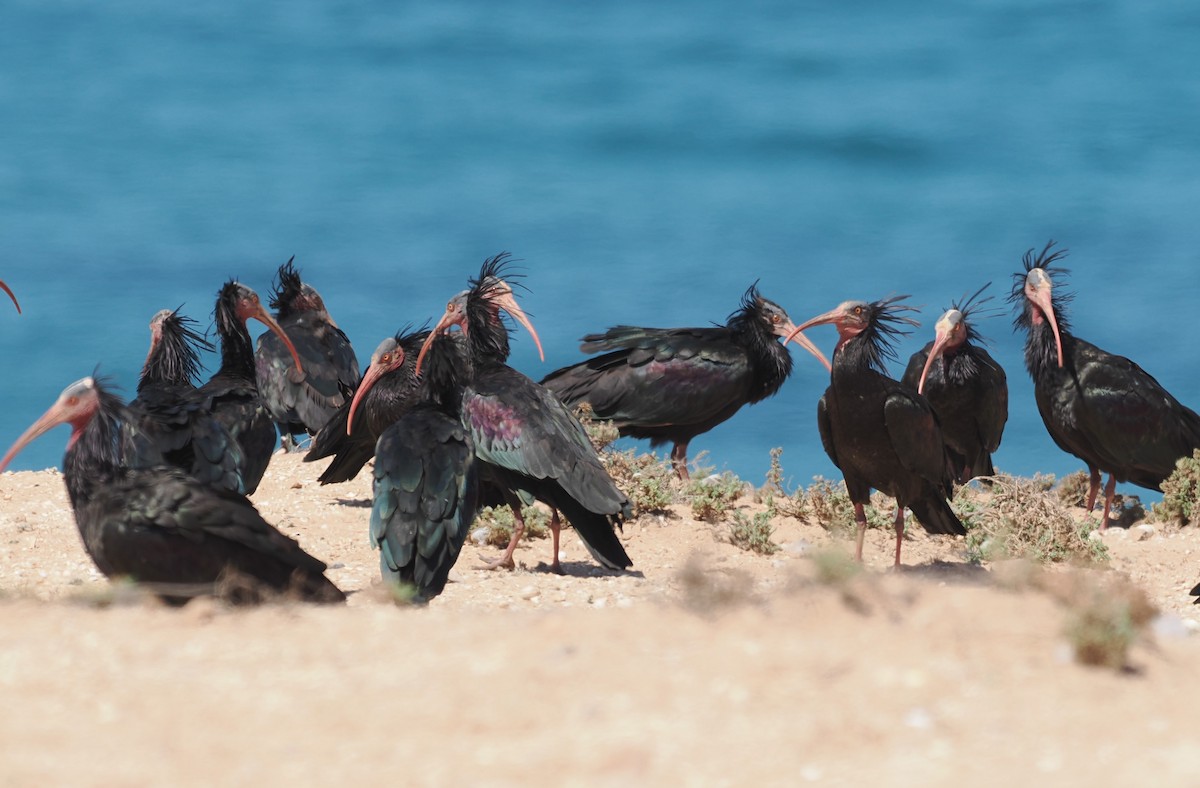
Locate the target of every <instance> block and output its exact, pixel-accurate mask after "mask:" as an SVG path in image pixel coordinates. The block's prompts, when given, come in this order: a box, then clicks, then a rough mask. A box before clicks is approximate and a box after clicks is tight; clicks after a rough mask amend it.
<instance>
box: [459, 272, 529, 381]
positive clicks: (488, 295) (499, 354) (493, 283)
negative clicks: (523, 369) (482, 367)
mask: <svg viewBox="0 0 1200 788" xmlns="http://www.w3.org/2000/svg"><path fill="white" fill-rule="evenodd" d="M521 276H522V275H521V274H519V273H517V272H516V271H514V270H513V268H512V255H511V254H509V253H508V252H501V253H500V254H498V255H496V256H494V257H489V258H488V259H487V260H484V261H483V265H482V266H481V267H480V269H479V276H478V277H475V278H473V279H470V280H468V282H467V284H468V285H469V286H470V287H469V289H468V290H467V320H468V323H469V326H470V329H469V332H468V334H469V337H470V341H471V342H472V343H473V344H474V345H475V347H476V348H477V349H478V350H479V351H480V352H481V353H482V355H484V356H491V357H494V358H498V359H500V360H501V361H504V360H507V359H508V354H509V331H510V327H509V324H508V322H507V321H505V320H504V318H503V317H502V316H500V315H498V314H497V312H496V310H495V309H494V308H493V307H492V306H491V303H490V302H491V299H492V298H493V297H494V296H495V295H496V294H497V292H498V288H499V286H500V283H501V281H503V282H504V283H506V284H507V285H508V286H509V287H511V288H514V289H516V288H518V287H520V288H524V285H523V284H522V283H521V281H520V279H521Z"/></svg>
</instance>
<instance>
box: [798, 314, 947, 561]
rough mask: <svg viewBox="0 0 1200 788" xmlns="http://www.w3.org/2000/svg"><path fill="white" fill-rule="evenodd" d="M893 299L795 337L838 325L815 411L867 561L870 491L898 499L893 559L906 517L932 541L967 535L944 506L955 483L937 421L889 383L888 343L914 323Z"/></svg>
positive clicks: (913, 396)
mask: <svg viewBox="0 0 1200 788" xmlns="http://www.w3.org/2000/svg"><path fill="white" fill-rule="evenodd" d="M903 298H907V296H895V297H892V298H887V299H884V300H882V301H875V302H874V303H867V302H865V301H846V302H844V303H842V304H840V305H839V306H838V307H837V308H835V309H833V310H831V311H829V312H826V313H825V314H823V315H818V316H817V317H814V318H812V319H811V320H808V321H807V322H805V323H802V324H801V325H800V326H799V327H798V328H796V329H795V330H796V331H797V332H799V331H803V330H804V329H806V328H810V327H812V326H818V325H823V324H829V323H831V324H833V325H834V326H835V327H836V328H837V332H838V343H837V348H836V349H835V350H834V352H833V370H832V372H831V373H830V376H829V388H827V389H826V390H825V395H824V396H823V397H821V401H820V403H819V404H818V405H817V427H818V428H819V429H820V432H821V443H822V444H823V445H824V446H825V453H826V454H828V455H829V459H831V460H833V464H834V465H836V466H837V467H838V468H840V469H841V471H842V474H843V476H844V478H845V480H846V492H847V493H848V494H849V496H850V501H851V502H852V503H853V504H854V519H855V521H856V522H857V523H858V539H857V542H856V544H855V551H854V557H855V559H856V560H858V561H862V548H863V536H864V534H865V533H866V530H867V516H866V511H865V510H864V509H863V507H864V506H865V505H866V504H867V503H868V502H870V499H871V488H872V487H874V488H875V489H877V490H879V491H880V492H882V493H884V494H885V495H890V496H892V497H893V498H895V499H896V505H897V510H896V558H895V566H900V547H901V545H902V544H903V541H904V509H905V507H908V508H910V509H912V511H913V514H914V515H916V517H917V520H918V521H919V522H920V523H921V525H923V526H924V527H925V530H926V531H928V532H929V533H932V534H958V535H963V534H966V530H965V529H964V528H963V525H962V523H961V522H959V519H958V517H957V516H955V514H954V511H953V510H952V509H951V508H950V504H949V503H947V500H946V499H947V498H948V497H949V495H950V494H951V490H952V487H953V481H952V480H951V478H950V471H949V466H948V464H947V457H946V448H945V445H944V443H943V439H942V431H941V429H940V428H939V427H938V421H937V417H936V416H934V413H933V408H932V407H931V406H930V404H929V401H928V400H926V399H925V398H924V397H922V396H921V395H920V394H918V393H917V392H916V390H915V389H912V388H910V387H908V386H906V385H904V384H903V383H900V382H899V381H896V380H893V379H892V378H890V377H888V375H887V373H886V371H885V370H884V366H883V362H884V359H885V358H895V349H894V348H893V347H892V345H891V338H892V337H893V336H894V335H896V334H898V333H900V329H899V327H898V326H899V324H908V325H912V326H915V325H917V322H916V321H915V320H913V319H912V318H909V317H905V316H904V315H902V314H901V313H902V312H906V311H915V310H913V308H912V307H908V306H902V305H900V304H898V303H897V302H898V301H900V300H901V299H903Z"/></svg>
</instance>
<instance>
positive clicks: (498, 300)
mask: <svg viewBox="0 0 1200 788" xmlns="http://www.w3.org/2000/svg"><path fill="white" fill-rule="evenodd" d="M506 260H507V255H498V256H496V257H493V258H491V259H489V260H487V261H485V262H484V264H483V267H482V268H481V269H480V272H479V277H478V278H477V279H473V280H472V281H471V283H470V284H471V286H470V288H469V289H467V290H464V291H463V292H461V293H459V294H458V295H456V296H455V297H454V298H452V299H451V300H450V302H449V303H448V304H447V305H446V311H445V313H444V314H443V315H442V317H441V319H440V320H439V321H438V323H437V325H436V326H435V327H434V330H433V333H432V334H430V335H429V339H427V340H426V341H425V347H424V348H422V349H421V355H422V357H423V356H424V355H425V353H427V352H428V351H429V348H430V346H431V345H432V344H433V343H435V342H438V341H441V342H449V341H453V340H452V339H451V338H449V337H445V336H444V334H445V332H446V331H447V330H448V329H449V328H450V327H452V326H456V325H457V326H458V327H459V328H460V329H462V330H463V332H464V333H465V334H466V343H467V347H468V352H469V356H470V359H471V364H472V366H473V374H472V376H471V380H470V383H468V384H467V386H466V389H465V391H464V393H463V405H462V418H463V423H464V424H465V425H466V427H467V428H468V429H469V430H470V432H471V438H472V440H473V441H474V443H475V453H476V456H478V458H479V459H480V460H481V461H482V462H481V466H482V467H481V473H482V475H483V477H484V479H485V481H487V482H489V483H491V484H494V485H495V486H496V487H498V488H499V489H500V490H501V491H503V495H504V498H505V501H506V502H507V503H508V504H509V506H510V507H511V508H512V510H513V515H514V517H515V518H516V528H514V529H513V535H512V538H511V539H510V540H509V544H508V547H507V549H506V550H505V552H504V555H503V556H501V558H500V559H499V560H497V561H495V562H493V563H492V566H494V567H500V566H508V567H511V566H512V565H513V559H512V555H513V551H514V550H515V549H516V545H517V542H518V540H519V539H520V537H521V533H522V531H524V528H525V525H524V519H523V517H522V516H521V505H520V500H518V499H519V498H525V499H527V500H528V499H529V498H535V499H537V500H539V501H542V502H543V503H545V504H546V505H547V506H549V507H550V508H551V509H552V510H553V511H552V513H551V519H550V530H551V534H552V537H553V543H552V549H553V551H554V558H553V561H552V563H551V570H552V571H555V572H559V571H561V566H560V564H559V558H558V553H559V551H558V546H559V520H558V512H559V511H561V512H562V513H563V514H564V515H566V518H567V520H568V521H570V523H571V525H573V526H574V527H575V532H576V533H577V534H578V535H579V538H580V540H582V541H583V544H584V546H585V547H587V549H588V551H589V552H590V553H591V554H592V557H593V558H595V559H596V560H597V561H598V562H600V563H601V564H603V565H604V566H606V567H608V568H609V569H625V568H628V567H630V566H632V564H633V562H632V561H630V560H629V555H628V554H627V553H626V552H625V548H624V546H623V545H622V544H621V541H620V539H618V538H617V535H616V529H617V528H619V527H620V525H621V523H622V521H623V519H624V518H625V517H627V516H628V515H629V513H630V511H631V507H630V504H629V499H628V498H627V497H626V496H625V494H624V493H622V492H621V491H620V490H618V489H617V486H616V484H614V483H613V480H612V478H611V477H610V476H609V475H608V472H607V471H606V470H604V466H603V464H602V463H601V462H600V458H599V457H598V456H597V455H596V450H595V448H593V446H592V443H591V441H590V440H589V439H588V436H587V433H586V432H585V431H584V429H583V426H582V425H581V424H580V423H579V420H578V419H576V418H575V417H574V416H573V415H571V412H570V411H569V410H567V408H566V406H565V405H563V404H562V402H560V401H559V400H558V398H557V397H555V396H554V394H552V393H551V392H550V391H549V390H548V389H546V388H545V387H543V386H539V385H538V384H537V383H534V382H533V381H532V380H530V379H529V378H527V377H526V376H524V375H522V374H521V373H520V372H517V371H516V370H515V369H513V368H512V367H510V366H508V364H506V363H505V362H504V360H505V359H506V358H507V357H508V327H507V326H506V325H505V324H504V321H503V320H502V319H501V318H500V310H504V311H505V312H507V313H508V314H510V315H512V316H513V317H514V318H516V319H517V321H518V322H520V323H521V324H522V325H524V326H525V328H526V329H527V330H528V331H529V333H530V334H531V335H532V336H533V339H534V343H535V344H536V345H537V346H538V351H539V352H540V351H541V348H542V345H541V341H540V340H539V339H538V337H537V332H535V331H534V330H533V324H532V323H530V322H529V319H528V318H527V317H526V316H525V313H524V311H522V309H521V307H520V306H518V304H517V301H516V299H515V298H514V297H513V294H512V287H511V286H509V284H508V283H507V282H506V281H504V279H502V278H501V274H502V273H503V266H504V263H505V261H506ZM420 369H421V359H420V358H419V359H418V361H417V370H418V373H419V372H420Z"/></svg>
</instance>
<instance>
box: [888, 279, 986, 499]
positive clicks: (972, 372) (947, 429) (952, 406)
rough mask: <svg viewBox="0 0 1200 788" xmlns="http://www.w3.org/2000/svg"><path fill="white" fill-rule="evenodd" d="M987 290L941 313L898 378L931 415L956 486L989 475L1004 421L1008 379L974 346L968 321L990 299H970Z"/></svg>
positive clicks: (974, 335) (974, 334) (974, 336)
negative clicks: (938, 424)
mask: <svg viewBox="0 0 1200 788" xmlns="http://www.w3.org/2000/svg"><path fill="white" fill-rule="evenodd" d="M989 284H990V283H989ZM987 287H988V285H984V286H983V287H981V288H980V289H979V290H977V291H975V294H974V295H972V296H971V297H970V298H967V299H964V300H962V301H960V302H958V303H956V304H954V305H953V306H951V307H950V309H948V310H946V313H945V314H943V315H942V316H941V317H940V318H939V319H938V321H937V324H936V325H935V327H934V332H935V334H934V339H933V341H932V342H930V343H929V344H928V345H926V346H925V347H924V348H922V349H921V350H918V351H917V352H916V353H913V354H912V358H910V359H909V360H908V368H907V369H906V370H904V376H903V377H902V378H900V382H901V383H903V384H904V385H906V386H908V387H909V388H915V389H916V390H917V392H918V393H920V394H923V395H924V396H925V398H926V399H927V400H929V404H930V405H932V406H933V410H934V412H935V413H937V415H938V420H939V421H940V422H941V427H942V437H943V438H944V439H945V441H946V450H947V453H948V454H949V455H950V463H951V466H952V467H953V469H954V480H955V481H956V482H958V483H959V484H966V483H967V482H969V481H970V480H971V479H972V478H974V477H975V476H993V475H995V473H996V469H995V467H994V466H993V465H992V452H994V451H996V449H997V448H999V447H1000V438H1001V437H1002V436H1003V435H1004V424H1005V422H1006V421H1008V378H1007V377H1006V376H1005V374H1004V369H1003V367H1001V366H1000V365H999V364H998V363H996V361H995V359H993V358H992V357H991V355H990V354H989V353H988V352H987V351H986V350H984V349H983V348H982V347H981V346H980V345H979V344H978V343H979V342H980V341H981V340H980V337H979V334H978V332H976V330H975V326H974V323H973V322H972V321H971V319H970V318H971V317H972V316H973V315H975V314H977V313H978V308H979V307H980V306H981V305H982V304H984V303H987V301H989V300H990V296H989V297H988V298H984V299H982V300H979V301H977V300H976V299H977V298H979V295H980V294H981V293H982V292H983V291H984V290H985V289H987Z"/></svg>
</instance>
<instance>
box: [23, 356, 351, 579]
mask: <svg viewBox="0 0 1200 788" xmlns="http://www.w3.org/2000/svg"><path fill="white" fill-rule="evenodd" d="M124 418H126V413H125V408H124V406H123V405H122V403H121V400H120V399H119V398H118V397H117V396H116V395H115V394H113V393H112V392H111V391H109V390H108V389H107V387H106V386H105V385H104V384H103V383H102V382H101V381H99V380H96V379H94V378H90V377H89V378H84V379H82V380H80V381H77V382H75V383H72V384H71V385H70V386H68V387H67V388H66V389H64V390H63V392H62V394H61V395H59V397H58V400H57V401H56V402H55V403H54V405H52V406H51V407H50V409H49V410H47V411H46V413H45V414H44V415H43V416H42V417H41V418H39V419H38V420H37V421H36V422H34V424H33V425H32V426H31V427H30V428H29V429H27V430H26V431H25V433H24V434H22V435H21V437H19V438H17V441H16V442H15V443H14V444H13V445H12V447H11V448H10V449H9V450H8V453H7V454H5V455H4V458H3V459H2V460H0V472H2V471H3V470H4V469H5V468H7V467H8V464H9V463H10V462H11V461H12V459H13V457H14V456H16V454H17V452H19V451H20V450H21V449H22V448H24V447H25V446H26V445H27V444H28V443H29V442H30V441H32V440H33V439H35V438H37V437H38V436H39V435H42V434H43V433H45V432H47V431H48V430H50V429H52V428H53V427H56V426H58V425H59V424H70V425H71V430H72V431H71V437H70V439H69V440H68V442H67V451H66V455H65V456H64V457H63V478H64V480H65V482H66V485H67V494H68V496H69V498H70V500H71V507H72V509H74V512H75V523H76V525H78V527H79V533H80V536H81V538H82V540H83V546H84V549H85V550H87V553H88V555H89V556H91V558H92V560H93V561H94V562H95V563H96V566H97V568H99V570H100V571H101V572H103V573H104V575H105V576H106V577H110V578H115V577H130V578H132V579H133V580H135V581H137V582H139V583H143V584H146V585H147V586H148V587H150V588H151V589H153V590H155V591H156V592H157V593H158V594H159V595H160V596H162V597H163V598H164V599H166V600H167V601H170V602H174V603H178V602H183V601H186V600H187V598H189V597H190V596H194V595H195V594H197V593H220V592H221V591H222V586H224V585H225V584H231V585H232V586H233V588H234V589H235V592H234V595H233V597H232V598H233V599H234V601H253V600H256V599H259V598H261V594H260V593H259V590H260V589H259V588H257V587H262V588H265V589H268V590H270V591H271V592H278V593H290V594H294V595H297V596H299V597H300V598H301V599H304V600H306V601H312V602H341V601H343V600H344V599H345V595H344V594H343V593H342V592H341V591H340V590H338V588H337V587H336V586H335V585H334V584H333V583H331V582H330V581H329V579H328V578H326V577H325V575H324V572H325V568H326V567H325V564H324V563H323V562H321V561H320V560H318V559H316V558H314V557H312V556H311V555H309V554H308V553H306V552H304V550H303V549H302V548H301V547H300V545H298V544H297V543H296V542H295V541H294V540H292V539H290V538H289V537H287V536H285V535H283V534H281V533H280V532H279V531H277V530H276V529H275V528H274V527H273V526H271V525H270V524H269V523H268V522H267V521H266V520H264V519H263V518H262V516H261V515H260V514H259V513H258V511H257V510H256V509H255V508H254V506H253V505H252V504H251V503H250V501H248V500H247V499H246V497H245V496H242V495H238V494H237V493H230V492H227V491H224V490H217V489H215V488H213V487H210V486H209V485H206V484H204V483H202V482H200V481H197V480H196V479H193V478H192V477H191V476H189V475H187V474H186V473H184V472H183V471H182V470H180V469H178V468H171V467H165V466H161V467H154V468H129V467H127V466H125V465H124V463H123V461H122V457H121V454H120V435H119V433H120V429H121V421H122V420H123V419H124ZM247 580H249V581H251V583H250V584H249V585H250V587H245V586H246V581H247Z"/></svg>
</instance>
